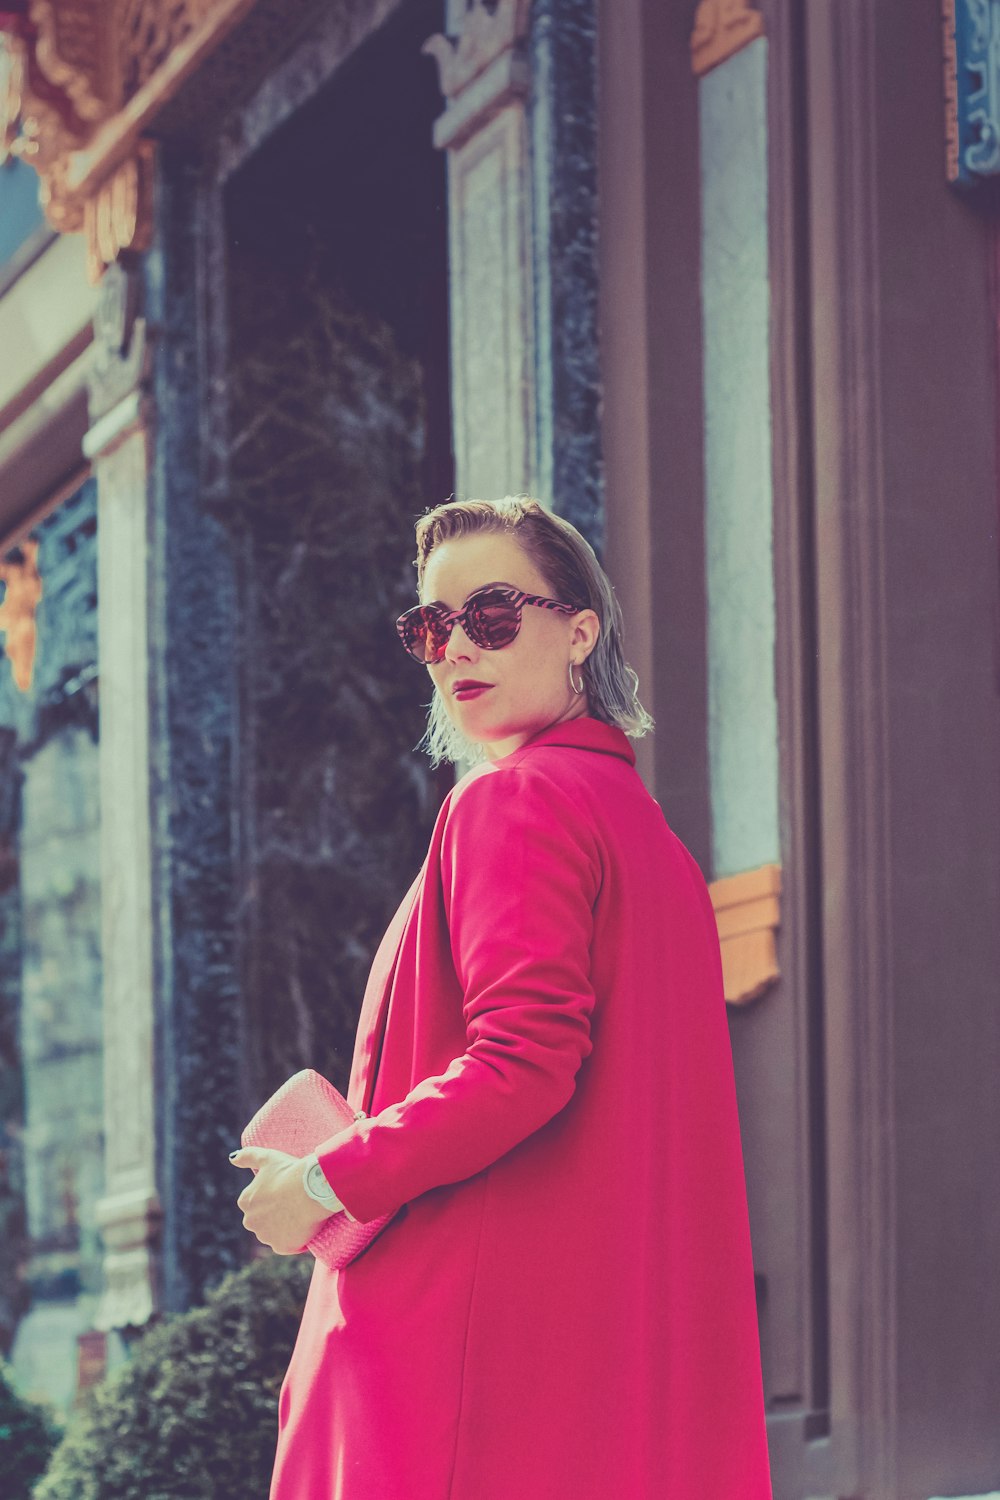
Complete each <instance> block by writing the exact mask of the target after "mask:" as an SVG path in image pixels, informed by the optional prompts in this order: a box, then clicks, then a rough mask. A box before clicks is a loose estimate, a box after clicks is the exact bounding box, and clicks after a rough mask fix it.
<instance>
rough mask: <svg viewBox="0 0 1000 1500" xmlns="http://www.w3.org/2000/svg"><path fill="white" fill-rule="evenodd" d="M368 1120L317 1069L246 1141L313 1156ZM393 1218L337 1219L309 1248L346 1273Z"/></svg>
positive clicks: (274, 1103) (297, 1081)
mask: <svg viewBox="0 0 1000 1500" xmlns="http://www.w3.org/2000/svg"><path fill="white" fill-rule="evenodd" d="M363 1115H364V1110H354V1109H352V1108H351V1106H350V1105H349V1104H348V1102H347V1100H346V1099H345V1098H344V1096H343V1094H341V1093H340V1092H339V1090H337V1089H335V1088H334V1086H333V1084H332V1083H328V1082H327V1080H326V1079H325V1078H324V1077H323V1076H322V1074H320V1073H317V1072H316V1071H315V1069H313V1068H303V1069H302V1071H301V1073H294V1074H293V1075H292V1077H291V1078H289V1080H288V1082H287V1083H283V1084H282V1085H281V1088H280V1089H278V1090H277V1092H276V1093H274V1094H272V1095H271V1097H270V1099H268V1101H267V1103H266V1104H262V1105H261V1107H260V1109H259V1110H258V1111H257V1113H256V1114H255V1115H254V1117H253V1119H252V1120H251V1121H250V1123H249V1125H248V1126H247V1127H246V1129H245V1130H244V1132H243V1135H242V1137H241V1139H242V1141H243V1144H244V1146H264V1147H267V1148H269V1149H270V1150H272V1151H287V1152H288V1154H289V1156H308V1155H309V1154H310V1152H313V1151H315V1150H316V1147H317V1146H319V1145H322V1143H323V1142H324V1141H328V1140H329V1139H330V1137H331V1136H332V1135H336V1134H337V1133H338V1132H339V1131H341V1130H346V1129H347V1128H348V1126H350V1125H353V1124H354V1122H355V1120H358V1119H361V1118H362V1117H363ZM393 1217H394V1215H393V1214H383V1215H382V1217H381V1218H378V1219H370V1220H369V1221H368V1222H367V1223H366V1224H359V1223H357V1222H356V1220H354V1219H349V1218H348V1216H347V1214H346V1213H342V1212H337V1213H335V1214H331V1216H330V1217H329V1218H328V1219H326V1220H325V1221H324V1222H323V1223H322V1224H321V1225H320V1227H319V1229H318V1230H317V1231H316V1233H315V1235H314V1236H313V1238H312V1239H311V1240H310V1241H309V1243H308V1245H306V1246H305V1247H304V1248H305V1249H306V1250H310V1251H311V1252H312V1254H313V1255H315V1256H316V1258H317V1260H322V1261H324V1262H325V1263H326V1265H328V1266H329V1267H330V1268H331V1270H334V1271H337V1270H340V1268H341V1267H342V1266H346V1265H349V1264H350V1262H351V1261H352V1260H354V1259H355V1258H356V1257H357V1256H359V1255H360V1254H361V1252H362V1250H365V1249H367V1247H368V1246H369V1245H370V1244H371V1242H372V1240H373V1239H374V1238H375V1236H376V1235H377V1234H381V1232H382V1230H383V1229H384V1228H385V1226H386V1225H387V1224H388V1223H389V1220H390V1219H392V1218H393Z"/></svg>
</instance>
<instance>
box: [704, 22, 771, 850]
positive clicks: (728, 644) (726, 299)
mask: <svg viewBox="0 0 1000 1500" xmlns="http://www.w3.org/2000/svg"><path fill="white" fill-rule="evenodd" d="M699 111H700V129H701V186H702V305H703V320H704V340H705V484H706V496H705V503H706V516H705V527H706V538H705V540H706V565H707V573H708V576H707V590H708V616H709V618H708V698H709V736H708V737H709V768H710V778H711V796H712V822H713V832H712V840H713V849H712V854H713V867H712V875H713V877H715V878H718V877H720V876H723V875H731V874H735V873H736V872H738V871H740V870H748V869H753V868H755V867H756V866H758V865H761V864H765V863H768V862H771V861H777V860H779V859H780V838H779V824H778V705H777V692H776V687H775V669H774V645H775V604H774V575H773V544H772V498H773V497H772V483H771V408H770V383H769V370H768V356H769V336H768V313H769V290H768V249H767V39H766V38H765V37H761V38H760V39H759V40H757V41H755V42H752V43H751V44H750V45H749V46H748V47H745V48H744V49H743V50H742V51H740V52H738V53H736V54H735V55H734V56H733V57H731V58H729V59H728V60H727V61H726V62H724V63H722V64H720V65H719V66H718V67H716V68H713V69H712V71H711V72H709V73H706V74H705V76H704V77H703V78H702V79H701V81H700V83H699Z"/></svg>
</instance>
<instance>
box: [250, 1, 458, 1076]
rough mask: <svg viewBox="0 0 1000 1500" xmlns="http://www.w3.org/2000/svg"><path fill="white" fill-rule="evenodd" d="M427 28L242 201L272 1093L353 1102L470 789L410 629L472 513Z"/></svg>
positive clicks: (418, 12) (316, 112) (365, 48)
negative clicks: (380, 950) (368, 999)
mask: <svg viewBox="0 0 1000 1500" xmlns="http://www.w3.org/2000/svg"><path fill="white" fill-rule="evenodd" d="M439 12H440V5H439V4H428V3H423V0H413V3H409V4H404V5H402V6H401V7H400V9H399V10H398V11H397V12H396V13H395V15H394V16H393V17H392V19H391V20H390V21H389V22H387V23H386V24H385V25H384V26H383V27H382V28H381V29H380V30H379V31H377V32H376V33H374V34H373V35H372V36H371V37H370V38H369V39H368V41H366V42H365V43H364V44H363V45H362V46H361V47H360V48H359V49H358V50H357V51H356V52H355V53H354V54H353V55H352V56H351V57H350V58H349V59H348V61H347V62H345V63H344V64H343V66H342V67H341V68H339V69H338V70H337V72H336V73H335V75H334V76H333V77H332V78H331V79H330V80H329V82H328V83H327V85H326V86H325V87H324V89H323V90H322V91H321V93H320V94H318V95H316V96H315V97H314V98H313V99H311V100H310V102H309V103H308V104H306V105H304V106H303V107H301V108H300V109H298V110H297V111H296V113H295V114H294V115H293V116H292V117H291V119H290V120H289V121H288V122H287V123H286V124H284V125H283V126H282V127H281V128H280V130H278V131H276V132H275V133H274V134H273V135H272V136H271V137H270V138H269V139H268V140H267V142H266V143H265V145H264V146H263V147H261V148H260V149H259V150H258V151H257V152H256V153H255V154H254V155H253V156H252V157H251V158H250V159H249V160H248V161H247V162H246V163H245V164H244V165H243V166H242V167H241V168H240V170H239V171H238V172H237V173H236V174H235V175H234V176H233V177H232V178H231V179H230V181H229V184H228V186H227V189H226V193H225V201H224V237H225V246H226V282H227V343H228V348H227V356H226V363H225V387H226V393H225V406H226V409H227V416H226V425H227V433H226V446H227V449H228V464H227V468H228V482H227V486H226V489H227V496H226V504H225V509H226V512H227V516H228V522H229V524H230V526H231V527H232V528H233V532H234V535H235V537H236V540H237V543H238V550H239V556H240V564H239V568H240V591H241V607H240V614H241V620H242V629H241V638H242V651H243V656H242V662H241V672H240V680H241V692H242V702H241V707H240V734H239V743H240V757H241V766H240V796H241V825H242V850H241V860H240V865H241V951H242V970H243V976H242V977H243V993H244V996H245V1000H246V1005H247V1020H248V1037H247V1040H248V1050H249V1056H248V1064H249V1078H248V1086H249V1088H250V1091H251V1094H252V1095H253V1097H254V1098H255V1099H257V1100H258V1101H259V1099H260V1098H262V1097H263V1096H264V1094H265V1092H267V1091H270V1090H271V1089H272V1088H274V1087H276V1086H277V1085H278V1084H279V1083H280V1082H282V1081H283V1080H284V1079H285V1078H287V1077H288V1076H289V1075H290V1074H291V1073H293V1072H295V1071H296V1070H297V1069H298V1068H301V1067H304V1066H313V1067H316V1068H318V1069H319V1070H320V1071H322V1072H324V1073H325V1074H326V1076H328V1077H329V1078H331V1079H332V1080H333V1081H334V1082H336V1083H337V1084H338V1085H339V1086H340V1087H342V1088H343V1087H346V1083H347V1077H348V1073H349V1068H350V1060H351V1051H352V1042H353V1035H354V1029H355V1023H356V1020H357V1014H358V1010H359V1007H360V1004H361V999H362V994H363V990H364V983H365V979H366V976H367V972H368V968H369V965H370V962H371V958H372V956H373V953H374V950H375V947H376V946H377V943H378V940H379V938H380V936H381V933H382V931H383V930H384V926H385V924H386V922H387V920H388V918H389V917H390V916H391V914H392V911H393V910H394V909H395V907H396V905H397V904H398V902H399V900H400V899H401V897H402V895H403V893H404V891H405V890H406V888H407V886H408V885H409V884H410V882H411V880H412V878H413V876H414V874H415V873H416V871H417V869H418V868H419V865H420V862H421V860H422V859H423V856H424V853H425V850H426V846H427V839H428V835H429V832H430V828H431V825H432V823H433V819H434V816H435V814H436V811H437V808H438V806H439V805H440V799H441V796H442V794H443V792H444V790H445V788H446V786H447V784H449V782H450V777H448V776H443V775H442V774H440V773H439V774H437V775H434V774H432V773H431V772H430V770H429V768H428V766H427V762H426V759H425V758H424V757H423V755H422V754H421V753H419V752H417V751H416V749H415V747H416V744H417V741H418V740H419V738H420V736H421V734H422V733H423V728H424V724H425V705H426V704H427V702H428V700H429V697H430V681H429V679H428V677H427V675H426V673H424V672H423V671H422V670H421V669H420V668H419V667H416V666H415V664H414V663H413V662H412V661H410V660H409V659H408V658H407V657H406V656H405V654H404V653H403V651H402V649H401V647H400V645H399V643H398V640H397V638H396V635H395V630H394V624H393V622H394V619H395V616H396V615H397V614H398V613H400V611H401V610H403V609H405V608H406V607H407V606H408V605H409V604H410V603H412V602H413V600H414V599H415V571H414V568H413V566H412V558H413V556H414V553H415V547H414V542H413V522H414V520H415V519H416V517H417V515H418V514H419V513H420V512H421V510H423V509H424V508H425V507H426V506H427V505H429V504H433V503H437V502H438V501H439V500H442V499H444V498H446V497H447V496H448V494H449V493H450V491H451V486H452V458H451V439H450V416H449V380H448V279H447V278H448V263H447V206H446V182H445V161H444V158H443V156H442V154H441V153H438V152H437V151H435V149H434V147H433V145H432V139H431V131H432V124H433V121H434V119H435V117H436V115H437V114H438V113H439V112H440V109H441V100H440V95H439V93H438V88H437V78H436V72H435V69H434V67H433V65H432V63H431V61H430V59H429V58H426V57H423V56H422V55H421V50H420V49H421V45H422V43H423V41H424V40H425V39H426V38H427V36H429V35H430V34H431V33H432V32H433V31H435V30H438V29H440V24H441V17H440V14H439Z"/></svg>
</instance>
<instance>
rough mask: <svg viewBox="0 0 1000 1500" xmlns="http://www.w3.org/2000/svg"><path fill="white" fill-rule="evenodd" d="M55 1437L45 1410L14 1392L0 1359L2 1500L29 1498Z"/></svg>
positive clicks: (7, 1370) (46, 1461)
mask: <svg viewBox="0 0 1000 1500" xmlns="http://www.w3.org/2000/svg"><path fill="white" fill-rule="evenodd" d="M58 1440H59V1433H58V1430H57V1428H56V1426H55V1423H54V1422H53V1420H52V1418H51V1417H50V1415H49V1413H48V1412H47V1411H46V1409H45V1408H44V1407H42V1406H36V1405H35V1403H34V1402H33V1401H25V1400H23V1399H22V1397H20V1396H19V1395H18V1394H17V1392H16V1391H15V1390H14V1386H13V1382H12V1380H11V1374H10V1367H9V1365H7V1364H5V1363H4V1362H3V1361H2V1360H0V1475H3V1483H2V1486H0V1489H2V1493H3V1497H4V1500H29V1497H30V1495H31V1486H32V1485H33V1484H34V1482H35V1480H36V1479H37V1478H38V1476H39V1475H40V1474H41V1473H42V1471H43V1470H44V1468H45V1465H46V1464H47V1463H48V1461H49V1455H50V1454H51V1452H52V1450H53V1448H54V1447H55V1445H56V1443H57V1442H58Z"/></svg>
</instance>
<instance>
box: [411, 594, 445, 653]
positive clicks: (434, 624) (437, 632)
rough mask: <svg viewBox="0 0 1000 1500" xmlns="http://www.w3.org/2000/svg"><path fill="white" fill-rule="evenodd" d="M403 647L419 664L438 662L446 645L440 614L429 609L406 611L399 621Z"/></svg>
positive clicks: (420, 608) (419, 608) (418, 608)
mask: <svg viewBox="0 0 1000 1500" xmlns="http://www.w3.org/2000/svg"><path fill="white" fill-rule="evenodd" d="M400 635H401V637H402V641H403V645H404V646H405V647H406V649H407V651H409V653H410V655H411V656H412V657H415V659H416V660H417V661H419V662H424V663H426V662H429V661H438V660H439V659H440V656H441V653H442V651H443V650H444V647H445V644H446V637H445V632H444V630H443V628H442V627H441V624H440V614H439V613H438V612H437V611H435V610H433V609H430V608H422V607H419V606H418V607H417V608H416V609H411V610H407V612H406V614H405V615H403V617H402V620H401V628H400Z"/></svg>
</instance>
